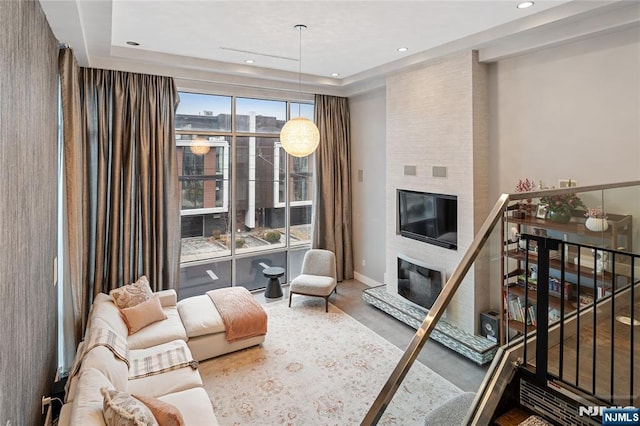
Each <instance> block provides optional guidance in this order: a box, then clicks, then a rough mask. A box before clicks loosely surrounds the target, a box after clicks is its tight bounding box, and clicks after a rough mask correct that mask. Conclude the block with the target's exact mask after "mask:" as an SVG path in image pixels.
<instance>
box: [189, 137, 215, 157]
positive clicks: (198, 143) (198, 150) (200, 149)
mask: <svg viewBox="0 0 640 426" xmlns="http://www.w3.org/2000/svg"><path fill="white" fill-rule="evenodd" d="M189 149H191V152H193V153H194V154H195V155H206V154H207V153H208V152H209V150H210V149H211V147H210V146H209V144H208V143H207V142H206V141H205V140H203V139H194V140H193V141H191V144H190V146H189Z"/></svg>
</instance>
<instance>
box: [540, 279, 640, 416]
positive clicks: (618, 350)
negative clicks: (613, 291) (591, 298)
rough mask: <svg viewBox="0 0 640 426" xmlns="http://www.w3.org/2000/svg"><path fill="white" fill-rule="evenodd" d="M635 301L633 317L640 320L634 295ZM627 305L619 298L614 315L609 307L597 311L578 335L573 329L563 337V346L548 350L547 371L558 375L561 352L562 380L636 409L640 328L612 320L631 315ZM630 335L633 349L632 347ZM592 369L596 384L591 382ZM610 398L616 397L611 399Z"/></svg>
mask: <svg viewBox="0 0 640 426" xmlns="http://www.w3.org/2000/svg"><path fill="white" fill-rule="evenodd" d="M637 293H640V291H639V292H637ZM635 299H636V300H635V303H634V304H633V305H634V317H635V318H637V319H640V294H638V295H636V297H635ZM629 302H630V297H629V296H628V295H626V296H622V297H618V298H616V302H615V305H614V307H613V308H614V314H613V315H612V314H611V304H606V305H604V306H602V307H600V308H598V310H597V313H596V318H595V320H594V318H593V315H588V316H586V318H584V320H581V322H580V325H579V330H580V332H579V333H576V332H575V330H572V331H570V332H568V333H566V334H565V335H566V336H567V337H566V338H565V339H564V343H563V344H558V345H555V346H553V347H551V348H549V352H548V353H549V371H550V372H552V373H553V374H555V375H556V376H560V374H561V373H560V352H561V351H562V355H563V356H562V357H563V362H562V366H563V368H562V379H563V381H565V382H567V383H570V384H572V385H574V386H576V387H578V388H581V389H583V390H585V391H587V392H589V393H595V394H596V395H600V396H601V398H602V399H604V400H609V399H612V401H613V402H614V403H615V404H618V405H623V406H626V405H634V406H639V405H640V326H635V327H632V326H630V325H628V324H624V323H621V322H620V321H617V320H615V318H616V317H619V316H627V317H628V316H629V315H630V303H629ZM612 318H613V320H612ZM573 328H574V329H575V327H573ZM632 335H633V348H634V350H632V347H631V344H632ZM632 354H634V359H633V364H632V362H631V361H632V360H631V356H632ZM576 360H578V365H577V367H576ZM594 368H595V381H593V380H592V377H594V374H593V372H594ZM612 370H613V371H612ZM632 377H633V379H634V380H633V389H632V388H631V378H632ZM612 395H615V397H611V396H612ZM632 402H633V403H632Z"/></svg>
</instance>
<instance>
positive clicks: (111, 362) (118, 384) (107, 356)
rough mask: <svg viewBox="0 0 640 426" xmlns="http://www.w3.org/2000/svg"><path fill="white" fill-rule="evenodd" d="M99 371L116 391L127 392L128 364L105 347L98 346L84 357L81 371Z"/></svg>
mask: <svg viewBox="0 0 640 426" xmlns="http://www.w3.org/2000/svg"><path fill="white" fill-rule="evenodd" d="M90 368H93V369H96V370H99V371H100V372H101V373H102V374H103V375H104V376H105V377H106V378H107V379H108V380H109V381H110V382H111V384H112V385H113V387H114V388H115V390H118V391H123V392H124V391H126V390H127V381H128V374H129V367H128V366H127V363H126V362H124V361H123V360H121V359H120V358H117V357H116V356H115V355H114V354H113V352H111V350H110V349H109V348H107V347H105V346H96V347H95V348H93V349H91V350H90V351H89V352H87V353H86V354H85V355H84V358H83V359H82V365H81V367H80V371H82V370H86V369H90Z"/></svg>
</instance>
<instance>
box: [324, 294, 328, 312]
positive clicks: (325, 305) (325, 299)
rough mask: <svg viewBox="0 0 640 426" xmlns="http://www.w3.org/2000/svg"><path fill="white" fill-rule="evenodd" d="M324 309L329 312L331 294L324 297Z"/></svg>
mask: <svg viewBox="0 0 640 426" xmlns="http://www.w3.org/2000/svg"><path fill="white" fill-rule="evenodd" d="M324 311H325V312H329V296H327V297H325V298H324Z"/></svg>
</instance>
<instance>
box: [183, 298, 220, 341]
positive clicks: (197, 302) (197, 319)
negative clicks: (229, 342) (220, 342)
mask: <svg viewBox="0 0 640 426" xmlns="http://www.w3.org/2000/svg"><path fill="white" fill-rule="evenodd" d="M178 312H179V313H180V318H181V319H182V323H183V324H184V328H185V329H186V330H187V336H189V337H197V336H203V335H205V334H215V333H223V332H224V322H222V317H221V316H220V314H219V313H218V310H217V309H216V307H215V305H214V304H213V301H212V300H211V298H210V297H209V296H207V295H206V294H205V295H202V296H193V297H189V298H186V299H184V300H181V301H180V302H178Z"/></svg>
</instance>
